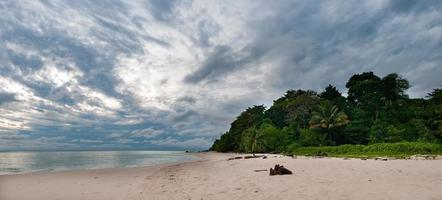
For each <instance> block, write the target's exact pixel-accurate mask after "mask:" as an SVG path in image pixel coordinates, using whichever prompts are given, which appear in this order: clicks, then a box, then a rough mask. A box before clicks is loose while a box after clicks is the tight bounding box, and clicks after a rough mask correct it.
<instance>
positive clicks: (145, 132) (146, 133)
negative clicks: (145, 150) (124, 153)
mask: <svg viewBox="0 0 442 200" xmlns="http://www.w3.org/2000/svg"><path fill="white" fill-rule="evenodd" d="M163 132H164V131H163V130H155V129H152V128H146V129H142V130H134V131H132V132H131V133H130V134H131V137H143V138H146V139H149V138H155V137H157V136H158V135H160V134H162V133H163Z"/></svg>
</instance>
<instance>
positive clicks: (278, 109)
mask: <svg viewBox="0 0 442 200" xmlns="http://www.w3.org/2000/svg"><path fill="white" fill-rule="evenodd" d="M345 86H346V88H347V89H348V94H347V97H344V96H342V94H341V92H339V91H338V90H337V89H336V87H334V86H332V85H329V86H327V87H326V88H325V90H324V91H322V92H320V93H317V92H315V91H311V90H289V91H287V92H286V93H285V95H284V96H283V97H280V98H278V99H276V100H274V101H273V105H272V106H271V107H269V108H268V109H266V108H265V107H264V106H263V105H255V106H252V107H249V108H247V109H246V110H245V111H243V112H242V113H241V114H240V115H239V116H238V117H237V118H236V119H235V120H234V121H233V122H232V123H231V127H230V129H229V130H228V131H227V132H226V133H224V134H223V135H221V137H220V138H219V139H217V140H216V141H215V142H214V144H213V145H212V147H211V148H210V150H213V151H219V152H284V151H286V150H287V149H293V148H296V147H308V146H336V145H342V144H375V143H395V142H404V141H408V142H416V141H418V142H428V143H442V89H434V90H433V91H432V92H431V93H430V94H428V96H427V98H416V99H412V98H409V97H408V96H407V94H406V93H405V91H406V90H407V89H408V88H409V87H410V84H409V82H408V81H407V80H406V79H404V78H402V77H401V76H399V75H398V74H395V73H392V74H388V75H386V76H384V77H382V78H381V77H378V76H376V75H375V74H374V73H373V72H364V73H362V74H355V75H353V76H352V77H351V78H350V79H349V80H348V81H347V83H346V85H345Z"/></svg>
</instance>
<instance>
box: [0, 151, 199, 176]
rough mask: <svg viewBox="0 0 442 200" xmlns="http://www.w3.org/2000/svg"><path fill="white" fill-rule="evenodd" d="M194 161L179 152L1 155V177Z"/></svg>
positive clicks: (19, 153)
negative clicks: (2, 175)
mask: <svg viewBox="0 0 442 200" xmlns="http://www.w3.org/2000/svg"><path fill="white" fill-rule="evenodd" d="M197 159H199V158H197V157H195V156H192V155H190V154H186V153H184V152H180V151H62V152H54V151H50V152H40V151H39V152H0V174H12V173H26V172H35V171H60V170H72V169H104V168H120V167H139V166H151V165H157V164H164V163H172V162H179V161H190V160H197Z"/></svg>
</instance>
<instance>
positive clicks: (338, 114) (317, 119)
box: [309, 101, 350, 139]
mask: <svg viewBox="0 0 442 200" xmlns="http://www.w3.org/2000/svg"><path fill="white" fill-rule="evenodd" d="M349 122H350V120H348V116H347V115H346V114H345V113H344V112H342V111H339V108H338V107H337V106H336V105H332V104H331V103H330V102H329V101H325V102H322V103H321V104H320V105H319V106H318V109H317V111H313V112H312V118H311V119H310V122H309V124H310V128H320V129H323V130H324V131H325V133H326V137H328V138H329V139H331V132H330V130H331V129H333V128H336V127H340V126H344V125H346V124H348V123H349Z"/></svg>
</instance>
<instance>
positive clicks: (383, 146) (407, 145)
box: [289, 142, 442, 157]
mask: <svg viewBox="0 0 442 200" xmlns="http://www.w3.org/2000/svg"><path fill="white" fill-rule="evenodd" d="M289 153H293V154H295V155H309V156H312V155H325V154H326V155H329V156H338V157H339V156H349V157H363V156H364V157H365V156H368V157H373V156H394V157H404V156H409V155H416V154H442V144H436V143H421V142H399V143H378V144H371V145H341V146H323V147H296V146H290V152H289Z"/></svg>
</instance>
